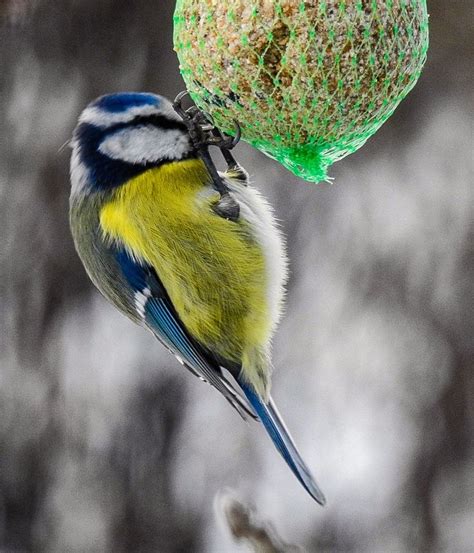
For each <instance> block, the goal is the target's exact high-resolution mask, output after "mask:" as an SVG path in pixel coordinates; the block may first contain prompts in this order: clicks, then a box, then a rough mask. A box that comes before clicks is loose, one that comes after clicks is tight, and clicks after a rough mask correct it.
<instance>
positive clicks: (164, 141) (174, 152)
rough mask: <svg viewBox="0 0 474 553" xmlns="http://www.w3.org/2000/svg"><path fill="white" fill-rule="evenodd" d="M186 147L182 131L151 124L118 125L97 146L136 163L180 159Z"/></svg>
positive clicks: (185, 136)
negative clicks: (120, 127)
mask: <svg viewBox="0 0 474 553" xmlns="http://www.w3.org/2000/svg"><path fill="white" fill-rule="evenodd" d="M189 150H190V143H189V137H188V135H187V134H186V133H185V132H183V131H182V130H179V129H160V128H158V127H155V126H154V125H143V126H139V127H130V128H126V129H122V130H121V131H117V132H116V133H114V134H112V135H111V136H109V137H107V138H106V139H105V140H104V141H103V142H102V143H101V144H100V146H99V151H100V152H101V153H103V154H105V155H106V156H108V157H110V158H112V159H118V160H121V161H126V162H128V163H139V164H140V163H147V162H152V163H153V162H156V161H160V160H162V159H167V160H173V159H181V158H182V157H183V155H184V154H186V153H188V152H189Z"/></svg>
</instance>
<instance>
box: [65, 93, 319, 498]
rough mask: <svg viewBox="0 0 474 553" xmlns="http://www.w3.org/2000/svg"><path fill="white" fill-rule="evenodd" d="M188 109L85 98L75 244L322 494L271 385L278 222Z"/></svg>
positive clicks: (124, 304)
mask: <svg viewBox="0 0 474 553" xmlns="http://www.w3.org/2000/svg"><path fill="white" fill-rule="evenodd" d="M191 113H192V114H193V115H194V116H193V118H191V117H189V118H187V119H188V120H186V115H184V114H185V112H184V111H183V110H182V109H178V104H177V103H176V101H175V103H173V102H171V101H170V100H168V99H167V98H165V97H163V96H159V95H157V94H153V93H147V92H119V93H113V94H107V95H104V96H101V97H99V98H97V99H96V100H94V101H92V102H91V103H90V104H89V105H87V106H86V108H85V109H84V110H83V111H82V113H81V114H80V116H79V120H78V122H77V125H76V127H75V129H74V131H73V135H72V139H71V141H70V146H71V149H72V153H71V161H70V180H71V193H70V202H69V221H70V228H71V234H72V237H73V241H74V245H75V248H76V250H77V253H78V255H79V257H80V259H81V261H82V263H83V265H84V268H85V270H86V272H87V274H88V275H89V277H90V279H91V280H92V282H93V284H94V285H95V286H96V288H97V289H98V290H99V291H100V292H101V294H102V295H103V296H104V297H105V298H106V299H107V300H108V301H109V302H111V303H112V304H113V305H114V306H115V307H116V308H117V309H118V310H119V311H121V312H122V313H123V314H124V315H126V316H127V317H128V318H129V319H131V320H132V321H133V322H135V323H137V324H138V325H140V326H142V327H144V328H146V329H148V330H149V331H151V333H152V334H153V335H154V336H155V337H156V338H157V339H158V340H159V341H160V342H161V343H162V344H163V345H164V346H165V347H166V348H167V349H168V350H169V351H170V352H171V353H172V354H174V356H175V357H176V359H177V360H178V362H179V363H181V364H182V365H183V366H184V367H185V368H187V369H188V370H189V371H190V372H191V373H193V374H194V375H195V376H197V377H199V378H200V379H201V380H204V381H205V382H207V383H209V384H210V385H211V386H213V387H214V388H216V389H217V390H218V391H219V392H220V393H221V394H222V395H223V396H224V397H225V399H226V400H227V401H228V402H229V403H230V404H231V405H232V407H234V408H235V410H236V411H237V412H238V413H239V414H240V415H241V416H242V417H243V418H244V419H255V420H258V421H260V422H261V423H262V424H263V426H264V428H265V429H266V431H267V433H268V435H269V437H270V438H271V440H272V442H273V443H274V445H275V447H276V448H277V450H278V451H279V453H280V454H281V456H282V457H283V459H284V460H285V461H286V463H287V464H288V466H289V468H290V469H291V471H292V472H293V473H294V475H295V476H296V478H297V479H298V480H299V482H300V483H301V484H302V485H303V487H304V488H305V489H306V491H307V492H308V493H309V494H310V496H311V497H313V499H315V500H316V501H317V502H318V503H319V504H321V505H324V504H325V501H326V500H325V497H324V495H323V493H322V491H321V489H320V488H319V486H318V484H317V483H316V481H315V479H314V478H313V476H312V474H311V472H310V470H309V469H308V467H307V465H306V464H305V462H304V461H303V459H302V457H301V455H300V453H299V451H298V449H297V447H296V445H295V443H294V441H293V439H292V437H291V436H290V434H289V431H288V430H287V427H286V426H285V423H284V422H283V420H282V418H281V416H280V414H279V412H278V410H277V408H276V406H275V404H274V401H273V399H272V397H271V395H270V387H271V372H272V365H271V352H270V350H271V341H272V337H273V334H274V331H275V329H276V326H277V324H278V322H279V320H280V318H281V315H282V310H283V305H284V295H285V284H286V281H287V273H288V269H287V267H288V262H287V254H286V246H285V242H284V238H283V235H282V232H281V231H280V229H279V226H278V224H277V222H276V219H275V217H274V214H273V211H272V208H271V207H270V205H269V203H268V202H267V201H266V200H265V199H264V197H263V196H262V195H261V194H260V193H259V192H258V191H257V189H256V188H255V187H254V186H252V185H251V184H250V182H249V176H248V174H247V172H246V171H245V169H244V168H243V167H242V166H241V165H240V164H238V163H237V162H235V160H234V159H233V156H231V155H229V154H228V155H227V156H226V159H227V161H228V167H227V169H226V170H225V171H224V172H220V171H219V172H218V171H217V170H215V166H213V165H212V163H210V162H209V160H210V158H209V157H207V158H206V156H204V155H203V152H206V151H207V150H206V146H207V144H206V143H205V140H206V139H208V143H209V144H212V140H211V139H210V137H211V136H215V135H216V134H217V135H219V132H220V131H219V132H218V133H216V129H215V128H213V125H212V124H211V125H208V126H207V127H206V126H205V125H204V124H202V122H203V121H206V120H205V117H203V114H202V113H201V112H199V110H198V109H197V108H194V111H192V112H191ZM196 114H197V115H196ZM190 121H191V124H190ZM207 122H208V121H207ZM211 128H213V130H212V132H210V131H209V129H211ZM212 133H214V135H212ZM220 136H223V135H222V133H220ZM200 141H201V142H200ZM203 141H204V142H203Z"/></svg>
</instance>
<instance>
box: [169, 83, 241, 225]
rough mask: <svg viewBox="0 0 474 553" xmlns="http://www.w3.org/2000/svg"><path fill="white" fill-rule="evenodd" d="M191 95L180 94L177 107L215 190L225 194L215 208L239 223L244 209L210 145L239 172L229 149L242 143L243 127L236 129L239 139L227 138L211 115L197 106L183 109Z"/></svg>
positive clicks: (219, 212) (220, 213)
mask: <svg viewBox="0 0 474 553" xmlns="http://www.w3.org/2000/svg"><path fill="white" fill-rule="evenodd" d="M187 95H188V92H187V91H184V92H180V93H179V94H178V96H177V97H176V99H175V101H174V102H173V108H174V110H175V111H176V113H177V114H178V115H179V116H180V117H181V118H182V119H183V122H184V124H185V125H186V126H187V127H188V132H189V136H190V137H191V140H192V142H193V145H194V147H195V148H196V150H197V151H198V153H199V156H200V157H201V159H202V160H203V162H204V164H205V166H206V168H207V170H208V171H209V174H210V176H211V179H212V183H213V186H214V188H215V189H216V190H217V191H218V192H219V194H220V195H221V199H220V200H219V202H218V204H217V205H216V206H215V211H216V212H217V213H218V214H219V215H220V216H222V217H224V218H226V219H229V220H231V221H237V220H238V218H239V214H240V206H239V204H238V203H237V202H236V201H235V200H234V198H233V197H232V196H231V195H230V194H229V189H228V187H227V185H226V183H225V181H224V180H223V179H222V177H221V176H220V175H219V172H218V171H217V168H216V166H215V164H214V162H213V161H212V158H211V155H210V153H209V146H217V147H218V148H220V150H221V152H222V155H223V156H224V159H225V160H226V162H227V166H228V168H229V169H230V168H231V167H232V169H233V170H235V168H237V167H239V165H238V163H237V162H236V161H235V159H234V157H233V156H232V154H231V153H230V152H229V150H230V149H231V148H233V147H234V146H235V144H237V142H238V141H239V140H240V127H239V126H238V125H237V126H236V128H237V133H236V138H237V140H236V139H235V138H232V137H229V138H226V137H225V136H224V135H223V133H222V132H221V131H219V130H218V129H217V128H216V126H215V124H214V121H213V120H212V117H211V116H210V115H209V114H207V113H205V112H203V111H201V110H200V109H198V108H197V107H196V106H191V107H189V108H188V109H186V110H185V109H184V108H183V106H182V102H183V99H184V98H185V97H186V96H187Z"/></svg>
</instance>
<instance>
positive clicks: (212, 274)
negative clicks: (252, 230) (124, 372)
mask: <svg viewBox="0 0 474 553" xmlns="http://www.w3.org/2000/svg"><path fill="white" fill-rule="evenodd" d="M216 217H217V216H216ZM223 222H225V224H226V225H228V226H229V228H228V229H226V230H225V231H223V228H219V229H216V228H214V230H212V229H210V228H209V227H208V226H206V225H200V224H198V225H196V226H195V228H194V229H191V227H190V226H189V222H188V223H187V225H188V228H187V233H189V234H192V238H190V236H188V239H185V240H183V239H182V238H181V237H180V238H177V237H176V235H174V236H173V233H171V234H168V235H167V236H164V235H163V236H162V237H161V238H162V242H163V243H166V247H165V248H163V250H162V251H163V252H166V253H162V254H160V252H157V254H156V256H154V260H153V265H154V266H155V268H156V270H157V273H158V274H159V276H160V279H161V281H162V282H163V285H164V286H165V288H166V290H167V292H168V294H169V296H170V298H171V301H172V302H173V305H174V306H175V308H176V311H177V312H178V314H179V316H180V318H181V319H182V321H183V323H184V324H185V326H186V328H187V329H188V330H189V332H190V333H191V334H192V335H193V336H194V337H195V338H196V339H197V340H198V341H200V342H201V343H202V344H203V345H205V346H206V347H208V348H209V349H210V350H212V351H214V352H216V353H218V354H219V355H221V356H222V357H224V358H227V359H230V360H233V361H236V362H240V361H241V356H242V351H243V350H244V349H247V348H252V347H258V346H260V345H263V344H265V343H266V341H267V340H268V338H269V331H270V329H269V325H268V306H267V301H266V293H265V292H266V285H267V282H266V280H267V277H266V271H265V260H264V258H263V255H262V252H261V251H260V249H259V248H258V247H257V246H256V245H255V244H253V243H252V242H251V241H250V240H249V237H248V236H246V232H245V231H242V230H238V229H237V228H231V227H232V226H233V225H234V226H235V223H231V222H228V221H223Z"/></svg>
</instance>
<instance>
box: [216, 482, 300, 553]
mask: <svg viewBox="0 0 474 553" xmlns="http://www.w3.org/2000/svg"><path fill="white" fill-rule="evenodd" d="M214 508H215V511H216V514H217V515H218V516H220V515H223V518H224V523H225V525H226V526H227V527H228V528H229V529H230V532H231V534H232V536H233V538H234V539H235V541H237V542H241V541H242V542H244V543H246V544H247V545H248V546H249V547H250V550H251V551H254V552H255V553H304V550H303V549H302V548H301V547H298V546H296V545H290V544H288V543H285V542H284V541H283V540H282V539H281V538H280V537H279V536H278V534H277V532H276V530H275V528H273V526H272V525H271V524H269V523H268V522H264V521H261V520H260V519H259V516H258V514H257V512H256V510H255V508H254V507H252V506H250V505H245V504H244V503H243V502H242V501H241V500H240V499H238V498H237V497H236V494H235V492H234V491H233V490H229V489H226V490H223V491H221V492H220V493H218V494H217V495H216V497H215V500H214Z"/></svg>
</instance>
